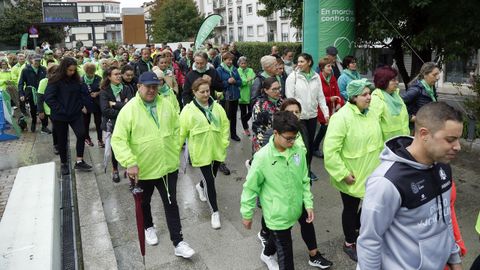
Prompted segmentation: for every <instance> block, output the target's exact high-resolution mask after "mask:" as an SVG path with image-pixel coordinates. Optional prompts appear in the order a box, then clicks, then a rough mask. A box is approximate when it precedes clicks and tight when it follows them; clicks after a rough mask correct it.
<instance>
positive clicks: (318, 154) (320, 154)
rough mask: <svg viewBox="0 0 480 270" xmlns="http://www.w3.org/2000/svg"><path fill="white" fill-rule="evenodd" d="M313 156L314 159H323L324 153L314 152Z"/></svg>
mask: <svg viewBox="0 0 480 270" xmlns="http://www.w3.org/2000/svg"><path fill="white" fill-rule="evenodd" d="M312 155H313V156H314V157H318V158H323V153H322V152H321V151H320V150H317V151H313V152H312Z"/></svg>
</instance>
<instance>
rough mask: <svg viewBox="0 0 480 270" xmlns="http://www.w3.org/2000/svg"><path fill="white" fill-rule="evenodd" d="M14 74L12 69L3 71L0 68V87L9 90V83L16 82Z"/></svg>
mask: <svg viewBox="0 0 480 270" xmlns="http://www.w3.org/2000/svg"><path fill="white" fill-rule="evenodd" d="M14 82H15V81H14V80H13V76H12V71H11V70H8V71H1V70H0V89H1V90H7V84H12V85H15V84H14Z"/></svg>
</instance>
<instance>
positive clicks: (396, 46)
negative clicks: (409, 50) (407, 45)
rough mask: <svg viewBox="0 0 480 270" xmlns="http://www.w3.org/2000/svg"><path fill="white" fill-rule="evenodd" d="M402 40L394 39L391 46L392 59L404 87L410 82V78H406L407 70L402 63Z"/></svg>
mask: <svg viewBox="0 0 480 270" xmlns="http://www.w3.org/2000/svg"><path fill="white" fill-rule="evenodd" d="M402 43H403V41H402V39H400V38H394V39H393V41H392V43H391V45H392V49H393V51H394V53H393V58H394V59H395V63H397V68H398V72H399V73H400V76H401V77H402V81H403V82H404V83H405V86H406V85H407V84H408V83H409V82H410V76H408V72H407V69H406V68H405V62H404V61H403V54H404V53H403V48H402Z"/></svg>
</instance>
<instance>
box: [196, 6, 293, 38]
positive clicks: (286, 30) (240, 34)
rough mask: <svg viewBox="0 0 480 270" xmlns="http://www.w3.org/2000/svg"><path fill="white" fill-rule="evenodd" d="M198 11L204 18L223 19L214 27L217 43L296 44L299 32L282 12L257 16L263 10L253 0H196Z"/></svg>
mask: <svg viewBox="0 0 480 270" xmlns="http://www.w3.org/2000/svg"><path fill="white" fill-rule="evenodd" d="M196 3H197V7H198V9H199V12H200V13H201V14H203V15H204V16H205V17H207V16H208V15H210V14H220V15H221V16H222V17H223V19H222V21H221V22H220V24H219V25H218V26H217V27H216V28H215V38H214V42H215V43H216V44H222V43H230V42H233V41H275V42H295V41H301V40H302V36H301V35H302V32H301V30H299V29H296V28H294V27H292V26H291V25H290V19H289V18H288V17H286V16H285V14H284V12H275V13H273V14H272V15H271V16H269V17H267V18H265V17H261V16H258V15H257V11H259V10H262V9H263V8H264V6H263V4H260V3H259V2H258V1H255V0H196Z"/></svg>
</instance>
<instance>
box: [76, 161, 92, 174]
mask: <svg viewBox="0 0 480 270" xmlns="http://www.w3.org/2000/svg"><path fill="white" fill-rule="evenodd" d="M74 168H75V170H80V171H87V172H88V171H91V170H92V166H90V165H88V164H87V163H86V162H85V161H84V160H83V159H82V160H81V161H77V162H75V167H74Z"/></svg>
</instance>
